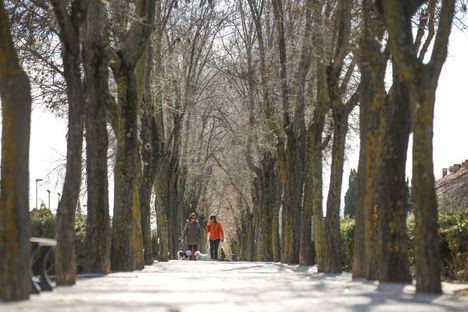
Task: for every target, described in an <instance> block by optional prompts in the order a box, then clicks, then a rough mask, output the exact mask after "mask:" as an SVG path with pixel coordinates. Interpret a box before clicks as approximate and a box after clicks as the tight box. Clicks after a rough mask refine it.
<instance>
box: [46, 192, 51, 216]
mask: <svg viewBox="0 0 468 312" xmlns="http://www.w3.org/2000/svg"><path fill="white" fill-rule="evenodd" d="M47 208H49V210H50V211H52V208H51V207H50V190H47Z"/></svg>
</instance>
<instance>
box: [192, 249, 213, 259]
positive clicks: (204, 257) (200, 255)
mask: <svg viewBox="0 0 468 312" xmlns="http://www.w3.org/2000/svg"><path fill="white" fill-rule="evenodd" d="M193 255H194V256H195V259H197V260H201V261H208V260H210V257H209V256H208V255H207V254H203V253H201V252H199V251H195V253H194V254H193Z"/></svg>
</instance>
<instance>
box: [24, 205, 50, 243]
mask: <svg viewBox="0 0 468 312" xmlns="http://www.w3.org/2000/svg"><path fill="white" fill-rule="evenodd" d="M29 216H30V220H31V236H33V237H46V238H55V215H53V214H52V212H51V211H50V210H49V209H47V208H39V209H34V210H32V211H31V212H30V213H29Z"/></svg>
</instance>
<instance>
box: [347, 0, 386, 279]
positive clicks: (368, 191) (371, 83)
mask: <svg viewBox="0 0 468 312" xmlns="http://www.w3.org/2000/svg"><path fill="white" fill-rule="evenodd" d="M362 5H363V23H364V26H363V27H364V29H363V34H362V36H361V39H360V41H361V43H360V50H359V62H358V64H359V67H360V71H361V89H360V100H359V103H360V110H359V117H360V121H359V123H360V152H359V166H358V186H357V189H358V190H357V196H356V229H355V245H354V255H353V277H355V278H356V277H366V278H368V279H371V280H375V279H378V253H377V250H378V224H379V210H378V205H379V203H378V199H379V197H378V194H377V192H376V187H377V178H378V174H379V170H378V169H379V157H380V155H381V150H382V147H383V141H382V140H383V123H384V120H383V109H384V104H385V86H384V75H385V65H386V60H387V59H386V57H385V55H384V54H382V53H381V44H380V42H379V41H378V40H375V38H382V36H383V33H384V27H383V23H382V21H381V20H380V19H379V18H378V12H377V11H376V9H375V7H374V5H373V4H372V3H371V2H370V1H367V0H366V1H364V2H363V4H362ZM363 249H364V250H363Z"/></svg>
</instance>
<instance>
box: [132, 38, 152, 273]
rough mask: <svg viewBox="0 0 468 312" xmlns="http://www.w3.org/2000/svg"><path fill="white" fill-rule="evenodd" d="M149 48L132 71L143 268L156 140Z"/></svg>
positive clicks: (148, 254)
mask: <svg viewBox="0 0 468 312" xmlns="http://www.w3.org/2000/svg"><path fill="white" fill-rule="evenodd" d="M152 51H153V49H152V48H151V45H148V47H147V48H146V50H145V52H144V53H143V55H142V57H141V58H140V60H139V61H138V64H137V68H136V75H137V87H138V89H137V90H138V102H139V105H138V107H140V108H141V112H140V114H141V118H140V119H141V131H140V140H141V142H142V149H141V167H142V172H141V181H140V190H139V192H140V194H139V196H140V211H141V232H142V238H143V249H144V261H145V264H146V265H151V264H153V251H152V244H151V213H150V212H151V194H152V190H153V184H154V178H155V168H154V164H155V162H154V159H153V158H154V152H153V142H154V141H155V140H157V137H156V134H157V133H156V132H155V126H156V125H155V120H154V107H153V102H152V96H151V90H150V87H151V86H150V84H151V77H150V76H151V68H152V62H151V57H150V56H151V53H152Z"/></svg>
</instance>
